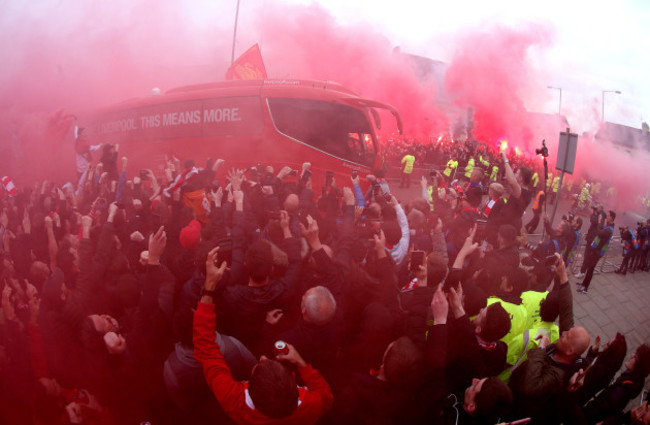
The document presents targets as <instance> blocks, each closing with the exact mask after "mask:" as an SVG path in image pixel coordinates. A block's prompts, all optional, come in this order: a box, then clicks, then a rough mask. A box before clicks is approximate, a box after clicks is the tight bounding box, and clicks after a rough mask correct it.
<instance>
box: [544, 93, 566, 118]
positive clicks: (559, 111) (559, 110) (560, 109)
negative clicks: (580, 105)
mask: <svg viewBox="0 0 650 425" xmlns="http://www.w3.org/2000/svg"><path fill="white" fill-rule="evenodd" d="M546 88H548V89H551V90H559V91H560V107H559V108H558V110H557V114H558V115H561V114H562V88H561V87H553V86H548V87H546Z"/></svg>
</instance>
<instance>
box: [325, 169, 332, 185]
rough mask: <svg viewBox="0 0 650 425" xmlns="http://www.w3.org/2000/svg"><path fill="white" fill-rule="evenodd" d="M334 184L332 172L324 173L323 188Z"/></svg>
mask: <svg viewBox="0 0 650 425" xmlns="http://www.w3.org/2000/svg"><path fill="white" fill-rule="evenodd" d="M333 183H334V171H327V172H326V173H325V186H331V185H332V184H333Z"/></svg>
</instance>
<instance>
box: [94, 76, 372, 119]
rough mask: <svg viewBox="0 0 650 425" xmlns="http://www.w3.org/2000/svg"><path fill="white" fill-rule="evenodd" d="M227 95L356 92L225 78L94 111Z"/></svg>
mask: <svg viewBox="0 0 650 425" xmlns="http://www.w3.org/2000/svg"><path fill="white" fill-rule="evenodd" d="M230 96H233V97H234V96H262V97H288V98H293V97H297V98H309V99H319V100H325V101H332V100H335V99H341V98H358V97H359V94H358V93H356V92H354V91H352V90H350V89H348V88H346V87H344V86H342V85H340V84H338V83H335V82H332V81H318V80H294V79H266V80H229V81H218V82H211V83H203V84H193V85H188V86H181V87H176V88H172V89H169V90H167V91H166V92H165V93H164V94H160V95H151V96H148V97H138V98H131V99H128V100H125V101H122V102H119V103H115V104H113V105H110V106H107V107H104V108H101V109H100V110H99V111H97V112H107V111H114V110H120V109H132V108H138V107H141V106H150V105H156V104H161V103H169V102H182V101H187V100H194V99H204V98H215V97H230Z"/></svg>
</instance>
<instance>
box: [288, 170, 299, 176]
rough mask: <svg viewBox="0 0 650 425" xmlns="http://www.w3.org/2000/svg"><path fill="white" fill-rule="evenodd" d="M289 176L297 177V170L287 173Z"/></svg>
mask: <svg viewBox="0 0 650 425" xmlns="http://www.w3.org/2000/svg"><path fill="white" fill-rule="evenodd" d="M289 175H290V176H297V175H298V170H291V171H289Z"/></svg>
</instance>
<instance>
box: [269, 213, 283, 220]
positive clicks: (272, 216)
mask: <svg viewBox="0 0 650 425" xmlns="http://www.w3.org/2000/svg"><path fill="white" fill-rule="evenodd" d="M268 217H269V220H279V219H280V211H269V213H268Z"/></svg>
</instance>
